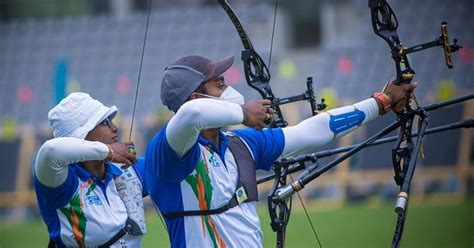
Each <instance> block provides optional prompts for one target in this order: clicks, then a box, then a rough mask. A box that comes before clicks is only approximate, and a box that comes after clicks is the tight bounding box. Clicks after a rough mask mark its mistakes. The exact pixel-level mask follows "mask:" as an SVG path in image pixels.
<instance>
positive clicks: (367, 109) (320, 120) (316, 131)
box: [282, 98, 379, 156]
mask: <svg viewBox="0 0 474 248" xmlns="http://www.w3.org/2000/svg"><path fill="white" fill-rule="evenodd" d="M355 110H359V111H362V112H363V113H364V115H365V118H364V119H363V120H362V123H360V125H363V124H365V123H367V122H368V121H371V120H373V119H375V118H377V116H378V113H379V107H378V104H377V102H376V101H375V99H373V98H369V99H367V100H364V101H361V102H358V103H356V104H354V105H351V106H345V107H340V108H336V109H331V110H329V111H327V112H324V113H321V114H319V115H316V116H313V117H311V118H308V119H306V120H304V121H302V122H300V123H298V124H297V125H295V126H291V127H286V128H283V129H282V130H283V135H284V136H285V147H284V149H283V153H282V155H283V156H291V155H294V154H296V153H300V152H309V151H311V152H314V150H315V149H316V148H317V147H319V146H322V145H325V144H327V143H329V142H330V141H332V140H333V139H335V138H337V137H341V136H343V135H345V134H347V133H349V132H352V131H353V130H355V129H356V128H357V127H358V126H354V127H352V128H349V129H346V130H344V131H342V132H338V133H334V132H333V131H332V130H331V127H330V120H331V116H335V115H341V114H346V113H351V112H353V111H355Z"/></svg>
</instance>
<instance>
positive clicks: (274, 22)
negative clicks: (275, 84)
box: [268, 0, 323, 247]
mask: <svg viewBox="0 0 474 248" xmlns="http://www.w3.org/2000/svg"><path fill="white" fill-rule="evenodd" d="M277 10H278V0H275V7H274V12H273V27H272V38H271V41H270V55H269V56H268V72H269V73H270V75H271V71H270V70H271V66H272V52H273V40H274V37H275V27H276V16H277ZM272 135H274V134H273V132H272ZM281 158H283V156H282V155H280V159H281ZM288 176H290V180H291V182H292V183H293V177H292V176H291V174H288ZM296 194H297V195H298V199H299V200H300V202H301V206H303V210H304V213H305V215H306V218H307V219H308V222H309V224H310V226H311V230H312V231H313V234H314V237H315V238H316V241H318V244H319V247H323V246H322V244H321V241H320V240H319V236H318V234H317V232H316V228H315V227H314V225H313V222H312V221H311V218H310V217H309V214H308V211H307V210H306V206H305V205H304V202H303V199H302V198H301V195H300V193H299V192H298V191H296Z"/></svg>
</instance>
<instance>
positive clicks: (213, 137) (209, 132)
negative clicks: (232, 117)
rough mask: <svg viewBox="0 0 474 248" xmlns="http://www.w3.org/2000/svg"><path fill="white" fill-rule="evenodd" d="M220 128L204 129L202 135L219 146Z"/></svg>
mask: <svg viewBox="0 0 474 248" xmlns="http://www.w3.org/2000/svg"><path fill="white" fill-rule="evenodd" d="M220 130H221V129H220V128H211V129H206V130H202V131H201V133H200V135H201V136H202V137H204V138H205V139H207V140H209V141H212V142H213V143H214V144H215V145H216V146H217V147H219V145H220V144H219V142H220V140H219V132H220Z"/></svg>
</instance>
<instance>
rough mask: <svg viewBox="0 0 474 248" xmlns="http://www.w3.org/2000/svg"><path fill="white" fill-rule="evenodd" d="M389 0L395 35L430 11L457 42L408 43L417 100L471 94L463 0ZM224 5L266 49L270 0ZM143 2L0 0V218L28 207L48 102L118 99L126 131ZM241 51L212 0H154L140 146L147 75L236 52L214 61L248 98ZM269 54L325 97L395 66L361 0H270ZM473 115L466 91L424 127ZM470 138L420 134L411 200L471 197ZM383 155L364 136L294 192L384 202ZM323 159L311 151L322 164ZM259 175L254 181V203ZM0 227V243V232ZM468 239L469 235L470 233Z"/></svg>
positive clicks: (386, 149) (156, 102) (470, 35)
mask: <svg viewBox="0 0 474 248" xmlns="http://www.w3.org/2000/svg"><path fill="white" fill-rule="evenodd" d="M389 3H390V4H391V5H392V7H393V9H394V11H395V13H396V14H397V16H398V20H399V31H398V32H399V35H400V37H401V40H402V41H403V42H404V43H405V44H406V45H408V46H413V45H416V44H420V43H424V42H427V41H431V40H434V39H436V38H437V37H438V36H439V27H440V23H441V21H447V22H448V25H449V33H450V38H451V39H452V38H457V39H458V40H459V44H461V45H462V46H463V49H461V50H460V51H459V52H457V53H456V54H454V55H453V59H454V69H451V70H450V69H447V67H446V66H445V64H444V57H443V52H442V50H441V49H429V50H425V51H422V52H419V53H416V54H411V56H410V60H411V63H412V66H413V68H414V70H415V71H416V76H415V79H416V81H418V82H419V86H418V89H417V97H418V99H419V101H420V102H421V103H422V104H429V103H433V102H435V101H440V100H447V99H449V98H452V97H455V96H461V95H464V94H467V93H472V92H473V89H474V32H473V31H472V27H473V26H474V15H473V14H472V13H474V2H472V1H471V0H454V1H437V0H405V1H401V0H394V1H389ZM230 4H231V5H232V6H233V7H234V9H235V11H236V13H237V15H238V16H239V18H240V19H241V21H242V22H243V25H244V27H245V28H246V30H247V32H248V34H249V36H250V37H251V40H252V42H253V43H254V46H255V49H256V50H257V52H259V53H260V55H261V56H262V58H264V60H266V61H268V58H269V56H270V44H271V36H272V26H273V21H274V1H273V0H241V1H230ZM147 6H148V5H147V1H146V0H84V1H80V0H62V1H61V0H18V1H13V0H0V157H1V161H2V165H1V168H2V172H1V175H0V179H1V180H0V226H1V228H8V226H9V225H10V224H11V223H18V222H20V223H21V222H25V221H32V220H33V221H34V220H36V219H37V218H39V214H38V211H37V208H36V199H35V196H34V191H33V188H32V167H33V165H34V160H35V156H36V152H37V150H38V148H39V146H40V145H41V144H42V143H43V142H44V141H45V140H47V139H49V138H51V130H50V128H49V125H48V123H47V112H48V110H49V109H50V108H51V107H53V106H54V105H55V104H56V103H57V102H58V101H59V100H60V99H62V98H63V97H64V96H65V95H67V94H68V93H70V92H74V91H84V92H88V93H90V94H91V95H92V96H93V97H95V98H98V99H100V100H101V101H102V102H104V103H106V104H108V105H117V107H118V108H119V116H118V118H117V122H118V123H119V124H120V127H121V135H122V139H128V137H129V134H130V126H131V116H132V111H133V104H134V98H135V91H136V87H137V79H138V74H139V66H140V58H141V53H142V46H143V40H144V34H145V24H146V21H147ZM241 50H242V45H241V43H240V39H239V38H238V35H237V33H236V31H235V29H234V26H233V25H232V23H231V22H230V20H229V19H228V17H227V15H226V14H225V12H224V11H223V10H222V9H221V8H220V7H219V5H218V4H217V3H216V2H215V1H211V0H178V1H165V0H153V2H152V8H151V14H150V23H149V27H148V37H147V39H146V46H145V54H144V60H143V68H142V71H141V79H140V84H139V88H138V98H137V108H136V113H135V122H134V125H133V130H132V139H133V140H134V141H135V144H136V146H137V151H138V153H139V155H143V153H144V151H145V149H146V144H147V141H148V140H150V139H151V137H152V136H153V135H154V133H155V132H156V131H157V130H158V129H159V128H160V127H161V126H162V124H163V123H165V122H166V121H167V120H168V118H169V112H168V110H167V109H166V108H165V107H164V106H163V105H162V104H161V101H160V99H159V95H160V82H161V77H162V72H163V69H164V68H165V67H166V65H168V64H170V63H172V62H173V61H175V60H176V59H177V58H179V57H181V56H184V55H189V54H200V55H203V56H205V57H209V58H211V59H220V58H223V57H225V56H228V55H235V56H236V62H235V64H234V65H233V67H232V68H231V69H230V70H229V71H228V72H226V78H227V81H228V82H229V83H230V84H231V85H233V86H234V87H235V88H237V89H238V90H239V91H241V92H242V93H243V94H244V95H245V97H246V99H258V98H259V96H258V95H257V93H256V92H255V91H254V90H252V89H251V88H250V87H248V86H247V84H246V83H245V77H244V75H243V70H242V63H241V61H240V51H241ZM271 56H272V60H271V65H270V70H271V75H272V81H271V84H272V87H273V91H274V93H275V95H276V96H278V97H286V96H290V95H296V94H300V93H302V92H303V91H304V90H305V87H306V86H305V83H306V78H307V77H309V76H311V77H313V78H314V82H315V85H314V87H315V92H316V94H317V95H318V96H319V98H321V97H324V98H325V99H326V103H327V104H328V105H329V108H334V107H338V106H343V105H345V104H350V103H353V102H355V101H358V100H362V99H365V98H367V97H368V96H369V95H370V94H372V93H373V92H375V91H379V90H380V89H381V88H382V87H383V86H384V84H385V82H387V80H389V79H390V78H392V77H393V76H394V75H395V69H394V66H393V62H392V60H391V58H390V54H389V50H388V47H387V45H386V44H385V42H383V41H382V40H381V39H380V38H379V37H377V36H375V34H374V33H373V31H372V27H371V23H370V12H369V9H368V7H367V1H366V0H338V1H330V0H322V1H316V0H312V1H305V0H295V1H280V3H279V8H278V12H277V15H276V30H275V38H274V41H273V50H272V52H271ZM283 109H284V112H285V115H286V117H287V118H288V120H289V122H290V124H295V123H297V122H298V121H300V120H302V119H304V118H306V117H308V116H309V115H310V111H309V106H308V105H307V104H306V103H298V104H291V105H288V106H285V107H284V108H283ZM473 116H474V104H473V102H472V101H470V102H465V103H464V104H459V105H456V106H453V107H450V108H446V109H442V110H438V111H435V112H432V113H431V114H430V127H435V126H440V125H444V124H448V123H451V122H455V121H459V120H464V119H469V118H473ZM394 118H395V116H394V115H393V114H388V115H386V116H384V117H382V118H380V119H378V120H376V121H374V122H372V123H370V124H369V125H367V126H365V127H362V128H360V130H358V131H356V132H354V133H351V134H350V135H347V136H345V137H344V138H342V139H339V140H337V141H335V142H333V143H331V144H329V145H327V146H325V147H323V148H321V150H325V149H331V148H336V147H340V146H346V145H350V144H354V143H356V142H359V141H362V140H363V139H364V138H366V137H368V136H369V135H371V134H373V133H375V132H376V131H378V130H380V129H381V128H383V127H384V126H385V125H387V124H388V123H390V122H392V121H393V120H394ZM314 135H317V131H315V133H314ZM394 135H395V133H394ZM473 143H474V135H473V131H472V130H471V129H463V130H460V129H458V130H455V131H449V132H445V133H441V134H436V135H429V136H427V137H426V138H425V145H424V147H425V148H424V149H425V158H424V159H421V160H419V163H418V166H417V170H416V174H415V178H414V180H413V184H412V196H413V197H414V198H413V202H415V203H420V204H423V203H429V204H433V203H434V204H435V205H436V204H441V205H445V204H458V203H460V204H465V203H466V202H467V203H472V201H470V199H472V198H473V195H474V146H473ZM390 154H391V145H390V144H386V145H381V146H377V147H373V148H368V149H365V150H364V151H362V152H360V153H359V154H358V155H357V156H354V157H352V158H350V159H348V160H346V161H345V162H343V163H342V164H341V165H339V166H337V167H336V168H335V169H333V170H331V171H330V172H328V173H326V174H325V175H323V176H321V177H320V178H318V179H317V180H316V181H314V182H313V183H312V184H311V185H310V186H309V187H308V188H307V189H306V190H304V191H302V196H303V198H304V200H305V202H309V204H310V205H311V206H315V209H317V207H318V206H319V207H321V208H328V207H330V208H333V207H341V208H343V207H344V206H347V205H351V204H353V203H364V204H373V203H374V202H379V203H381V204H382V205H383V204H388V203H390V204H392V202H393V201H394V199H395V195H396V193H397V191H398V189H397V187H396V186H395V183H394V181H393V172H392V165H391V157H390V156H391V155H390ZM327 161H329V160H328V159H322V161H321V163H323V164H324V162H327ZM261 175H264V174H261ZM270 186H271V184H269V183H267V184H264V185H261V186H260V197H261V202H262V206H263V207H264V206H265V204H266V202H265V201H266V195H267V193H268V190H269V188H270ZM469 206H471V208H470V209H471V212H469V214H467V216H466V219H467V221H468V223H469V224H468V225H467V226H468V228H469V229H470V231H469V229H468V231H469V232H468V233H471V234H472V233H474V214H473V212H472V209H474V208H472V204H469ZM148 207H150V205H149V206H148ZM150 210H151V208H150ZM262 211H263V212H264V214H266V212H265V210H262ZM463 213H464V212H463ZM393 217H394V216H393ZM394 221H395V219H394V218H393V220H392V222H393V223H394ZM392 222H390V225H392ZM0 230H1V229H0ZM3 230H7V229H3ZM390 230H391V229H390ZM4 233H5V232H4ZM1 235H2V234H0V247H2V239H4V238H5V237H4V238H2V236H1ZM471 236H472V235H471ZM469 239H470V240H471V244H470V245H473V244H474V240H473V239H472V237H471V238H469ZM41 246H43V245H41Z"/></svg>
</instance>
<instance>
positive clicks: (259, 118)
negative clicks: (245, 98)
mask: <svg viewBox="0 0 474 248" xmlns="http://www.w3.org/2000/svg"><path fill="white" fill-rule="evenodd" d="M270 104H271V101H270V100H257V101H251V102H247V103H245V104H243V105H241V107H242V111H243V112H244V121H243V122H242V124H244V125H246V126H248V127H255V129H257V130H261V129H263V128H264V127H265V120H267V121H268V119H269V118H271V117H272V115H273V110H272V109H269V108H267V107H265V105H270Z"/></svg>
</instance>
